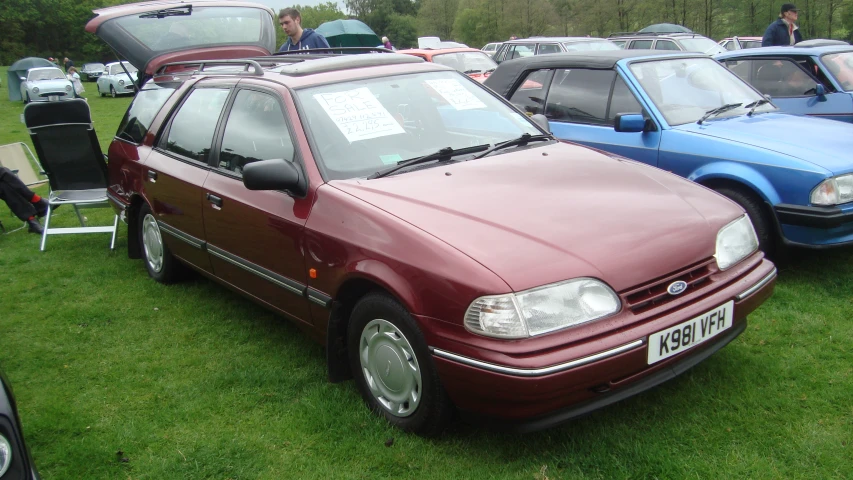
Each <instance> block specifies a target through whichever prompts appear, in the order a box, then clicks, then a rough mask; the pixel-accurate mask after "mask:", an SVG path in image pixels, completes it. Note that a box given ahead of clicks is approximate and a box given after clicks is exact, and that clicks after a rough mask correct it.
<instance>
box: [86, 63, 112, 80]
mask: <svg viewBox="0 0 853 480" xmlns="http://www.w3.org/2000/svg"><path fill="white" fill-rule="evenodd" d="M104 68H106V67H105V66H104V64H103V63H84V64H83V68H81V69H80V77H81V78H82V80H85V81H88V82H94V81H95V80H97V79H98V77H100V76H101V75H102V74H103V73H104Z"/></svg>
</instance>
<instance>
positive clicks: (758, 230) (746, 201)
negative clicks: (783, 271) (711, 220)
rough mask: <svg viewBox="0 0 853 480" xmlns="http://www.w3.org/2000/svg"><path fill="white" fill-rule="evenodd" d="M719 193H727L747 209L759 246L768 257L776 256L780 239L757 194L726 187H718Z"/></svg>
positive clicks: (727, 195) (726, 194)
mask: <svg viewBox="0 0 853 480" xmlns="http://www.w3.org/2000/svg"><path fill="white" fill-rule="evenodd" d="M717 193H720V194H722V195H725V196H726V197H728V198H729V199H730V200H732V201H734V202H735V203H737V204H738V205H740V206H741V207H743V209H744V210H746V213H747V215H749V220H750V221H751V222H752V227H753V228H754V229H755V235H756V236H757V237H758V248H759V249H760V250H761V251H762V252H764V254H765V255H767V256H768V257H773V256H775V255H776V253H777V252H778V251H779V245H778V244H779V241H778V239H777V238H776V235H775V232H774V229H773V220H772V219H771V218H770V217H769V216H768V215H767V213H766V209H765V208H764V205H763V202H762V201H761V199H760V198H758V197H757V196H756V195H755V194H752V193H746V192H743V191H742V190H740V189H733V188H726V187H724V188H718V189H717Z"/></svg>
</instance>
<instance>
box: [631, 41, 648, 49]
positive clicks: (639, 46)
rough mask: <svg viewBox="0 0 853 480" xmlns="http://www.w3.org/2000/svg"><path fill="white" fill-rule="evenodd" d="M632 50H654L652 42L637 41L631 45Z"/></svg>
mask: <svg viewBox="0 0 853 480" xmlns="http://www.w3.org/2000/svg"><path fill="white" fill-rule="evenodd" d="M628 48H630V49H631V50H647V49H650V48H652V41H651V40H635V41H634V42H632V43H631V46H630V47H628Z"/></svg>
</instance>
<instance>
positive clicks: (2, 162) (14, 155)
mask: <svg viewBox="0 0 853 480" xmlns="http://www.w3.org/2000/svg"><path fill="white" fill-rule="evenodd" d="M31 160H32V163H31ZM33 163H35V164H36V165H38V167H39V174H40V175H42V176H43V175H44V172H43V171H42V169H41V165H40V164H39V162H38V160H37V159H36V157H35V155H33V151H32V150H30V147H29V146H27V144H26V143H23V142H18V143H10V144H8V145H0V167H6V168H8V169H9V170H11V171H12V173H14V174H15V175H17V176H18V178H20V179H21V181H22V182H24V183H25V184H26V185H27V186H28V187H30V186H33V185H38V184H40V183H44V182H46V181H47V180H43V179H41V178H39V175H36V172H35V170H33ZM26 226H27V224H26V223H24V225H23V226H21V227H18V228H16V229H14V230H10V231H8V232H7V231H6V227H4V226H3V222H2V221H0V232H3V233H12V232H17V231H18V230H21V229H23V228H24V227H26Z"/></svg>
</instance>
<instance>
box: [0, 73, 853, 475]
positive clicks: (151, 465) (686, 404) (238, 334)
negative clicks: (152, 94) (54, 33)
mask: <svg viewBox="0 0 853 480" xmlns="http://www.w3.org/2000/svg"><path fill="white" fill-rule="evenodd" d="M0 78H3V79H5V78H6V77H5V69H0ZM86 89H87V96H88V97H89V103H90V105H91V107H92V111H93V116H94V118H95V124H96V129H97V131H98V133H99V136H100V139H101V142H102V144H103V145H104V147H106V145H107V143H108V142H109V140H110V138H111V136H112V134H113V133H114V132H115V129H116V127H117V125H118V122H119V120H120V118H121V115H122V114H123V113H124V110H125V108H126V107H127V105H128V103H129V101H130V100H129V99H128V98H124V99H112V98H98V97H97V96H96V95H95V94H94V92H95V90H94V84H92V83H87V84H86ZM22 110H23V106H22V104H21V103H12V102H9V101H7V100H5V99H3V100H0V144H6V143H10V142H15V141H25V142H28V141H29V139H28V136H27V134H26V130H25V128H24V126H23V125H22V124H21V123H20V121H19V115H20V113H21V111H22ZM105 151H106V148H105ZM39 192H40V193H45V188H44V187H42V188H41V189H40V190H39ZM89 212H90V213H89V218H90V220H95V221H105V222H106V221H108V220H109V218H110V213H109V212H108V211H102V212H97V211H94V210H91V211H89ZM0 219H2V221H3V222H4V223H5V224H6V225H7V227H8V226H15V225H18V223H17V220H15V219H14V218H13V217H12V216H11V214H10V213H9V210H8V209H7V208H6V207H5V206H4V205H0ZM56 220H57V222H63V223H67V224H69V225H73V224H74V221H75V217H74V214H73V211H72V210H71V209H62V210H59V211H58V212H57V213H56ZM38 242H39V238H38V237H37V236H36V235H28V234H27V233H25V232H24V231H19V232H16V233H13V234H11V235H5V236H2V235H0V285H2V286H3V290H2V294H0V365H2V368H3V369H4V370H5V372H6V374H7V375H8V376H9V378H10V379H11V381H12V384H13V387H14V389H15V393H16V395H17V399H18V401H19V408H20V414H21V417H22V422H23V426H24V430H25V434H26V438H27V441H28V443H29V446H30V449H31V451H32V454H33V456H34V458H35V462H36V464H37V465H38V468H39V470H40V471H41V473H42V475H43V477H44V478H45V479H46V480H50V479H66V478H81V479H87V480H88V479H116V478H122V479H124V478H127V479H201V478H212V479H282V478H322V479H326V478H353V479H361V478H364V479H372V478H418V479H447V478H454V479H455V478H460V479H468V478H471V479H481V478H496V479H503V478H506V479H545V478H549V479H574V478H578V479H611V478H672V479H680V478H756V479H761V478H767V479H777V478H786V479H794V478H804V479H814V478H820V479H827V478H853V450H851V443H853V401H851V397H853V363H851V356H853V321H851V314H853V269H851V265H853V250H851V249H845V250H832V251H826V252H798V253H797V254H795V255H794V256H793V258H792V260H791V262H790V264H788V265H787V266H785V267H784V268H783V269H782V272H781V275H780V278H779V282H778V284H777V288H776V294H775V296H774V297H773V298H772V299H771V300H770V301H768V302H767V303H766V304H765V305H764V306H762V307H761V308H760V309H759V310H758V311H757V312H756V313H755V314H753V315H752V316H751V318H750V326H749V328H748V329H747V331H746V332H745V333H744V334H743V335H741V337H740V338H738V339H737V340H736V341H734V342H733V343H732V344H730V345H729V346H728V347H726V348H725V349H723V350H721V351H720V352H719V353H717V354H716V355H714V356H713V357H711V358H710V359H708V360H707V361H705V362H703V363H702V364H700V365H698V366H697V367H696V368H694V369H692V370H691V371H689V372H687V373H686V374H684V375H683V376H681V377H679V378H677V379H675V380H673V381H671V382H668V383H666V384H664V385H662V386H661V387H659V388H656V389H654V390H652V391H649V392H646V393H644V394H641V395H639V396H636V397H634V398H631V399H628V400H626V401H623V402H620V403H618V404H616V405H613V406H610V407H608V408H605V409H603V410H599V411H598V412H596V413H594V414H592V415H590V416H588V417H585V418H582V419H579V420H576V421H573V422H571V423H568V424H566V425H564V426H562V427H559V428H555V429H551V430H547V431H544V432H540V433H535V434H530V435H524V436H518V435H506V434H498V433H494V432H492V431H489V430H484V429H482V428H475V427H471V426H467V425H464V424H463V425H459V426H456V427H454V428H453V429H452V430H451V431H449V432H448V433H447V434H446V435H445V436H443V437H442V438H439V439H432V440H427V439H423V438H420V437H417V436H413V435H409V434H405V433H402V432H400V431H397V430H395V429H392V428H390V427H388V426H387V424H385V423H384V422H383V421H382V420H380V419H378V418H377V417H374V416H372V415H370V414H369V413H368V412H367V411H366V409H365V408H364V406H363V405H362V403H361V400H360V397H359V395H358V393H357V392H356V390H355V387H354V385H353V383H352V382H347V383H343V384H336V385H333V384H329V383H327V381H326V379H325V356H324V351H323V349H322V348H321V347H320V346H318V345H316V344H314V343H312V342H311V341H309V340H308V338H307V337H306V336H305V335H304V334H302V333H301V332H300V331H299V330H298V329H297V328H296V327H294V326H293V325H291V324H290V323H288V322H287V321H285V320H283V319H281V318H277V317H275V316H274V315H272V314H270V313H268V312H267V311H265V310H263V309H261V308H259V307H257V306H256V305H254V304H252V303H250V302H248V301H246V300H245V299H243V298H242V297H240V296H238V295H236V294H233V293H231V292H229V291H227V290H225V289H224V288H221V287H219V286H218V285H216V284H213V283H212V282H209V281H207V280H203V279H195V280H191V281H188V282H186V283H183V284H179V285H176V286H169V287H167V286H163V285H159V284H157V283H155V282H153V281H152V280H150V279H149V278H148V277H147V275H146V272H145V270H144V268H143V266H142V264H141V262H139V261H132V260H128V259H127V257H126V248H125V247H126V229H125V228H124V226H122V227H121V228H120V237H119V240H118V245H117V250H116V251H115V252H110V251H109V249H108V236H107V235H106V234H98V235H73V236H58V237H52V238H51V239H50V241H49V242H48V249H47V251H46V252H44V253H42V252H39V251H38ZM389 438H394V442H393V445H391V446H390V447H386V446H385V443H386V440H387V439H389ZM119 452H121V453H119Z"/></svg>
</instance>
